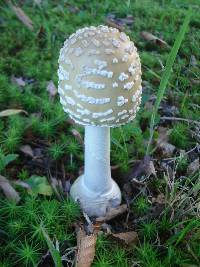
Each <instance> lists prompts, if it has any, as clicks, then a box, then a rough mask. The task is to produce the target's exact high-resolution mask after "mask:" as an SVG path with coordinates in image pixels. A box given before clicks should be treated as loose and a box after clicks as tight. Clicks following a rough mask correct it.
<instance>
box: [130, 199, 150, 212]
mask: <svg viewBox="0 0 200 267" xmlns="http://www.w3.org/2000/svg"><path fill="white" fill-rule="evenodd" d="M149 208H150V204H149V202H148V198H146V197H145V196H139V197H137V198H136V199H135V201H134V204H133V212H137V213H138V214H140V215H143V214H145V213H146V212H147V211H148V210H149Z"/></svg>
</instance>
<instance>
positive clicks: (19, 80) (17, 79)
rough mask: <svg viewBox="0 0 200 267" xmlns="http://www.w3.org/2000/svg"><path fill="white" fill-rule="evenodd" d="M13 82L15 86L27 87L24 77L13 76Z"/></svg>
mask: <svg viewBox="0 0 200 267" xmlns="http://www.w3.org/2000/svg"><path fill="white" fill-rule="evenodd" d="M11 82H12V83H13V84H16V85H19V86H21V87H23V86H25V85H26V83H25V81H24V80H23V78H22V77H15V76H14V75H12V77H11Z"/></svg>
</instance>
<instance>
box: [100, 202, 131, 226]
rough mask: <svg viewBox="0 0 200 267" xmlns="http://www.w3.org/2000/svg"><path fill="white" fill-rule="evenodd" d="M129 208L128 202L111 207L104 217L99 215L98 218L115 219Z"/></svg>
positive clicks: (101, 219)
mask: <svg viewBox="0 0 200 267" xmlns="http://www.w3.org/2000/svg"><path fill="white" fill-rule="evenodd" d="M127 209H128V207H127V205H126V204H123V205H120V206H119V207H117V208H112V209H110V210H109V211H108V212H107V213H106V215H105V216H102V217H98V218H96V221H97V222H104V221H110V220H112V219H114V218H115V217H117V216H119V215H121V214H123V213H124V212H126V211H127Z"/></svg>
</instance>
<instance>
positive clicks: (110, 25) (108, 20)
mask: <svg viewBox="0 0 200 267" xmlns="http://www.w3.org/2000/svg"><path fill="white" fill-rule="evenodd" d="M106 24H107V25H108V26H109V27H112V28H116V29H118V30H119V31H124V27H123V26H121V25H119V24H117V23H116V22H115V21H113V20H111V19H109V18H108V19H107V20H106Z"/></svg>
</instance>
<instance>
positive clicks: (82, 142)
mask: <svg viewBox="0 0 200 267" xmlns="http://www.w3.org/2000/svg"><path fill="white" fill-rule="evenodd" d="M71 132H72V134H73V136H74V137H75V138H76V140H77V141H78V142H79V144H80V145H84V141H83V138H82V136H81V134H80V133H79V132H78V131H77V130H76V129H72V130H71Z"/></svg>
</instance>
